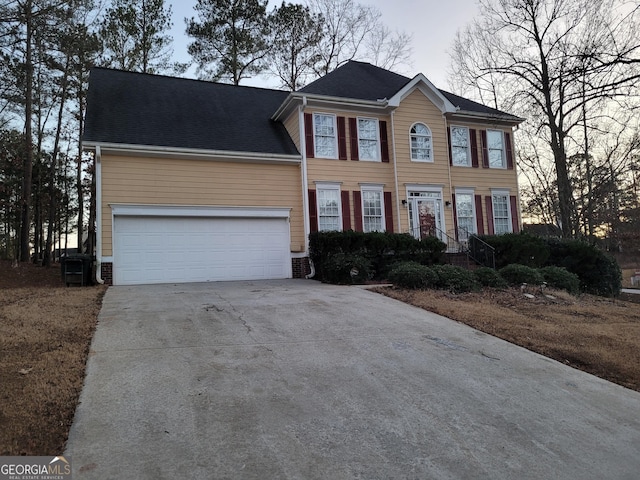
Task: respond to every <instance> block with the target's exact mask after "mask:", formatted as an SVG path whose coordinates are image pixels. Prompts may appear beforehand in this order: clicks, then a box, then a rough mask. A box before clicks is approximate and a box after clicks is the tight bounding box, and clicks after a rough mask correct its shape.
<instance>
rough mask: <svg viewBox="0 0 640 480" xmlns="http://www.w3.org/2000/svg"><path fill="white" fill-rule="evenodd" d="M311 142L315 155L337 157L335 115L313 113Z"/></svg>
mask: <svg viewBox="0 0 640 480" xmlns="http://www.w3.org/2000/svg"><path fill="white" fill-rule="evenodd" d="M313 143H314V145H315V156H316V157H320V158H337V140H336V117H335V116H334V115H328V114H325V113H314V114H313Z"/></svg>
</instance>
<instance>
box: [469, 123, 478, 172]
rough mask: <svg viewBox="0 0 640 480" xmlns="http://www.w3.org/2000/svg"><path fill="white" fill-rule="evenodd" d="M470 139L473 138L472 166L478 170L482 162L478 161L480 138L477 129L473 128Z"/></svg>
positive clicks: (471, 143) (470, 131)
mask: <svg viewBox="0 0 640 480" xmlns="http://www.w3.org/2000/svg"><path fill="white" fill-rule="evenodd" d="M469 137H470V138H471V142H470V145H471V166H472V167H474V168H478V167H479V166H480V162H479V161H478V137H477V135H476V131H475V129H473V128H472V129H470V130H469Z"/></svg>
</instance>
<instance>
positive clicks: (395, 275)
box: [389, 262, 439, 289]
mask: <svg viewBox="0 0 640 480" xmlns="http://www.w3.org/2000/svg"><path fill="white" fill-rule="evenodd" d="M438 280H439V278H438V275H437V274H436V273H435V272H434V271H433V270H432V269H431V268H429V267H427V266H425V265H421V264H419V263H418V262H400V263H397V264H395V265H394V266H393V267H392V268H391V271H390V272H389V281H390V282H392V283H393V284H394V285H397V286H398V287H403V288H411V289H423V288H430V287H434V286H435V285H436V284H437V283H438Z"/></svg>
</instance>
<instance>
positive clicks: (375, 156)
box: [358, 117, 380, 161]
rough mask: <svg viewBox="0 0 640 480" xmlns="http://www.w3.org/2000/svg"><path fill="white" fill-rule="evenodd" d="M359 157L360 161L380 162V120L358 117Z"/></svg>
mask: <svg viewBox="0 0 640 480" xmlns="http://www.w3.org/2000/svg"><path fill="white" fill-rule="evenodd" d="M358 155H359V157H360V160H372V161H380V142H379V141H378V120H377V119H375V118H360V117H358Z"/></svg>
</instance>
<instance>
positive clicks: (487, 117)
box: [447, 110, 526, 126]
mask: <svg viewBox="0 0 640 480" xmlns="http://www.w3.org/2000/svg"><path fill="white" fill-rule="evenodd" d="M447 116H448V117H456V118H465V119H467V120H475V121H482V122H486V121H495V122H501V123H506V124H509V125H512V126H517V125H520V124H521V123H522V122H524V121H526V118H520V117H516V116H514V115H509V114H504V115H501V114H497V113H481V112H472V111H469V110H458V111H456V112H451V113H450V114H449V115H447Z"/></svg>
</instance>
